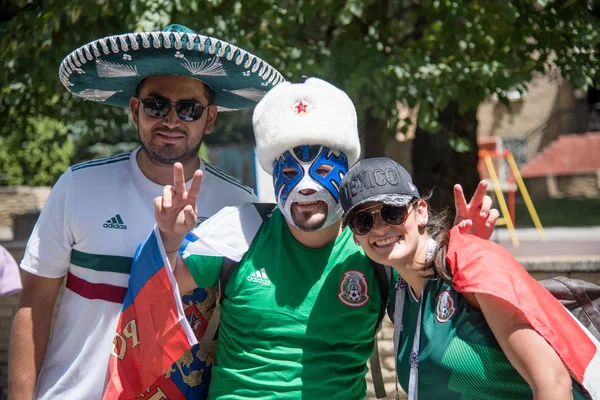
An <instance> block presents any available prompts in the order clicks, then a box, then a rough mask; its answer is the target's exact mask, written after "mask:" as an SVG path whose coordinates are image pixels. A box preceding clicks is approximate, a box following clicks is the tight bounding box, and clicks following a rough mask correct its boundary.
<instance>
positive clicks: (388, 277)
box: [371, 260, 392, 333]
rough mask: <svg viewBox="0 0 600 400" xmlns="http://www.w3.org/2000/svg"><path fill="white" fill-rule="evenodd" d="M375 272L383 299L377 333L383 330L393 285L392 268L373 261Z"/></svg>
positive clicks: (380, 295)
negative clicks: (382, 324)
mask: <svg viewBox="0 0 600 400" xmlns="http://www.w3.org/2000/svg"><path fill="white" fill-rule="evenodd" d="M371 265H372V266H373V271H374V272H375V279H377V286H379V297H380V298H381V309H380V310H379V319H378V320H377V326H376V327H375V333H377V332H379V329H381V322H382V321H383V317H385V312H386V310H387V303H388V298H389V294H390V287H391V283H392V268H390V267H388V266H386V265H382V264H379V263H376V262H375V261H373V260H371Z"/></svg>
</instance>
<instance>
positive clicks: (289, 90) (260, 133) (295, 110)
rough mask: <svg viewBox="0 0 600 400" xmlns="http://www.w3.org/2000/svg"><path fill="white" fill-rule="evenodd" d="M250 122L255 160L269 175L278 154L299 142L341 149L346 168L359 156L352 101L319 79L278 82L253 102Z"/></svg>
mask: <svg viewBox="0 0 600 400" xmlns="http://www.w3.org/2000/svg"><path fill="white" fill-rule="evenodd" d="M252 124H253V126H254V137H255V138H256V153H257V156H258V161H259V162H260V165H261V167H262V168H263V169H264V170H265V171H266V172H268V173H269V174H272V173H273V162H274V161H275V160H277V159H278V158H279V156H280V155H282V154H283V153H285V152H286V151H287V150H290V149H293V148H294V147H296V146H301V145H321V146H326V147H329V148H331V149H333V150H339V151H342V152H343V153H344V154H346V157H348V164H349V165H348V166H349V167H350V166H352V165H353V164H354V163H355V162H356V161H357V160H358V157H359V156H360V141H359V139H358V127H357V121H356V110H355V108H354V104H353V103H352V100H350V97H348V95H347V94H346V93H345V92H343V91H342V90H340V89H338V88H336V87H335V86H333V85H332V84H330V83H328V82H325V81H324V80H322V79H318V78H309V79H307V80H306V81H305V82H304V83H289V82H282V83H280V84H278V85H277V86H275V87H274V88H273V89H271V90H270V91H269V92H267V94H266V95H265V96H264V97H263V99H262V100H261V101H260V102H259V103H258V104H257V106H256V108H255V109H254V115H253V116H252Z"/></svg>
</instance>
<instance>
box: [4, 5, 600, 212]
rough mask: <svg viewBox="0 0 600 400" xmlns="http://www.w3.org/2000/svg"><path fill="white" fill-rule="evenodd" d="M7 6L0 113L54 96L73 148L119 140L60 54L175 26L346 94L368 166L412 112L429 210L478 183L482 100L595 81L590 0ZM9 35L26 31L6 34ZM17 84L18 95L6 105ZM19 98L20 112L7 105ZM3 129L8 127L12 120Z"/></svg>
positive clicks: (50, 110) (112, 119) (238, 119)
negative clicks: (65, 70)
mask: <svg viewBox="0 0 600 400" xmlns="http://www.w3.org/2000/svg"><path fill="white" fill-rule="evenodd" d="M8 3H9V4H11V5H12V13H9V17H8V18H7V19H6V20H5V21H2V22H0V24H1V25H0V32H2V36H1V39H0V44H1V47H0V50H1V51H2V61H0V62H1V63H3V66H4V71H7V72H5V76H6V77H7V78H8V79H6V83H3V84H2V95H1V96H2V98H1V99H0V100H1V101H0V104H1V106H2V107H12V109H27V108H29V109H31V108H33V109H38V110H39V111H40V112H38V114H40V115H44V116H55V117H56V116H57V110H56V107H45V106H44V104H43V103H44V102H45V101H47V99H51V98H53V96H54V95H58V96H59V101H58V104H60V105H61V107H60V110H61V112H60V113H58V116H59V117H60V118H62V119H64V123H65V125H66V126H69V127H70V126H73V121H77V122H78V123H80V125H83V126H85V127H86V128H85V129H88V130H87V131H86V130H85V129H83V128H82V129H83V130H82V132H81V136H79V137H93V138H97V137H99V138H101V139H102V140H109V139H110V138H111V137H114V135H115V132H117V134H121V135H123V136H124V137H125V136H126V135H127V134H126V133H124V132H125V131H122V130H121V127H122V126H124V125H125V123H126V118H125V116H124V113H119V112H117V111H115V110H114V108H111V107H100V106H97V105H95V104H92V105H91V106H90V104H89V103H86V102H82V101H81V100H80V99H73V96H69V95H67V94H66V91H65V90H64V89H62V88H61V87H60V83H59V81H58V79H57V78H56V68H57V66H58V64H59V62H60V59H59V58H58V57H63V56H64V55H66V54H67V53H68V51H70V50H72V49H73V48H75V47H77V46H79V45H81V44H83V43H86V42H87V41H90V40H93V39H95V38H97V37H100V36H102V35H107V34H113V33H119V32H126V31H130V30H142V29H158V28H160V27H163V26H165V25H167V24H169V23H175V22H176V23H181V24H184V25H187V26H189V27H192V28H193V29H195V30H197V31H199V32H202V33H205V34H208V35H213V36H216V37H219V38H222V39H225V40H228V41H231V42H233V43H235V44H237V45H239V46H241V47H243V48H246V49H248V50H250V51H253V52H255V53H256V54H258V55H259V56H261V57H262V58H264V59H265V60H267V61H269V62H270V63H271V64H272V65H273V66H275V67H276V68H278V69H279V70H280V71H282V73H284V74H285V75H286V77H287V78H288V79H289V80H292V81H298V80H299V79H300V78H301V76H302V75H309V76H311V75H312V76H320V77H323V78H325V79H327V80H329V81H331V82H332V83H334V84H336V85H338V86H339V87H341V88H343V89H344V90H346V91H347V92H348V93H349V95H350V96H351V98H352V99H353V100H354V102H355V105H356V106H357V110H358V114H359V125H360V128H361V134H362V135H363V136H365V137H366V138H368V140H365V143H366V146H365V155H366V156H375V155H381V154H382V153H383V150H384V146H385V143H386V138H387V137H388V136H387V135H389V133H390V132H393V131H395V129H396V126H397V123H398V111H397V102H398V101H400V100H403V101H405V102H406V103H407V104H408V105H409V106H410V107H414V106H416V105H417V104H418V105H419V109H418V110H419V111H418V118H417V121H418V127H419V129H418V130H417V138H416V140H415V145H414V151H413V163H414V166H413V169H414V171H415V180H416V183H417V185H418V186H419V187H420V188H421V189H430V188H431V187H433V186H438V187H440V188H441V189H442V191H443V193H444V196H442V197H437V198H438V199H440V201H439V203H438V204H434V206H442V205H450V204H452V203H451V196H452V191H451V190H450V185H451V184H452V183H454V182H461V183H464V184H465V186H466V191H467V192H469V191H472V190H473V189H474V185H475V184H476V182H477V181H478V176H477V169H476V161H477V154H476V150H477V148H476V141H475V133H476V128H477V120H476V118H475V113H474V111H475V109H476V107H477V106H478V105H479V104H480V103H481V102H482V101H483V100H484V99H485V98H486V97H487V96H489V95H491V94H494V93H496V94H498V95H499V97H500V99H501V100H502V99H503V96H502V93H504V91H506V90H509V89H512V88H515V87H516V88H517V89H518V90H521V91H524V90H526V86H525V85H526V82H527V81H529V80H530V78H531V74H532V73H533V72H535V71H540V72H544V71H545V70H546V69H547V68H549V65H551V64H553V65H556V66H558V67H559V68H560V69H561V72H562V75H563V77H564V78H566V79H568V80H569V81H571V83H573V85H575V86H578V87H583V86H585V85H586V84H589V83H590V82H591V79H592V77H593V76H594V75H595V74H596V70H597V60H596V58H595V54H594V53H593V52H591V51H590V49H594V48H598V43H599V41H600V35H599V33H598V32H600V23H599V20H598V16H597V15H596V16H595V15H594V14H593V12H596V13H597V10H595V9H594V10H590V9H589V8H588V7H589V6H588V3H589V2H588V1H586V0H561V1H558V0H555V1H550V0H537V1H535V0H507V1H502V2H477V1H473V0H321V1H316V0H310V1H306V0H302V1H287V0H284V1H281V0H244V1H243V2H242V1H241V0H207V1H201V2H200V1H196V0H130V1H123V2H121V1H119V2H117V1H114V0H104V1H90V2H85V3H84V5H69V6H67V7H66V8H65V7H64V5H63V3H62V2H60V3H59V2H58V1H47V2H45V4H44V8H43V9H42V8H41V6H34V5H27V6H26V5H24V4H25V1H17V0H12V1H9V2H8ZM46 3H47V4H46ZM592 11H593V12H592ZM40 16H41V17H40ZM3 18H4V17H3ZM57 21H58V22H57ZM16 27H20V28H24V29H21V30H20V31H19V34H15V33H13V30H14V28H16ZM5 33H10V35H12V36H11V37H13V39H12V40H8V39H7V38H6V37H5ZM14 36H18V37H19V38H18V39H17V38H14ZM30 36H33V37H34V40H33V42H32V41H31V40H29V42H27V41H26V39H29V38H30ZM30 42H31V43H32V45H33V47H32V46H31V45H26V44H23V43H30ZM15 43H16V44H15ZM11 46H12V47H11ZM32 48H33V49H34V50H35V51H34V52H33V53H32V54H29V53H28V51H29V50H31V49H32ZM15 60H16V61H15ZM31 65H36V70H35V71H32V68H31ZM39 82H43V83H44V85H42V87H37V86H38V85H37V84H38V83H39ZM15 83H21V84H22V85H23V86H21V87H19V88H18V89H8V94H7V95H5V92H6V90H7V89H6V88H7V87H8V88H10V87H14V84H15ZM34 83H35V84H34ZM15 93H16V94H17V96H16V97H18V99H17V100H18V101H17V100H15V99H14V98H15V97H14V96H13V100H11V101H12V102H11V101H8V100H6V99H5V98H8V97H9V95H10V94H15ZM15 101H17V103H18V104H16V103H15ZM21 103H23V104H21ZM7 104H8V105H7ZM0 111H2V110H0ZM234 114H235V113H232V115H231V116H229V117H227V116H225V115H223V116H220V117H219V119H220V120H221V121H220V122H219V125H221V126H226V127H227V130H226V131H227V132H235V131H237V129H231V128H232V127H236V128H237V127H244V126H245V127H246V128H243V129H240V131H241V132H245V135H241V137H247V136H248V132H249V131H248V129H247V123H248V120H249V118H248V114H240V113H238V114H237V115H234ZM223 120H225V121H223ZM81 121H84V123H81ZM100 121H109V122H104V125H101V124H99V122H100ZM222 122H225V124H224V125H223V124H222ZM8 125H9V128H10V129H13V128H12V127H13V125H14V121H10V123H9V124H8ZM91 127H94V129H95V130H97V131H94V132H90V131H89V129H92V128H91ZM9 128H6V129H9ZM0 129H5V128H0ZM1 132H2V133H3V136H2V137H4V132H5V131H4V130H3V131H1ZM119 132H120V133H119ZM90 135H91V136H90ZM219 136H221V135H211V136H209V139H214V138H215V137H217V138H218V137H219ZM235 137H238V136H235ZM1 162H2V157H0V163H1ZM0 166H1V165H0Z"/></svg>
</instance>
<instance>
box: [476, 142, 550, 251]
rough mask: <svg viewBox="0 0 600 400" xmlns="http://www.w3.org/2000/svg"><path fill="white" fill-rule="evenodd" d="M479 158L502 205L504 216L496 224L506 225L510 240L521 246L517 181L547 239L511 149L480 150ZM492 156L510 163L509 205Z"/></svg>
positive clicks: (532, 214) (530, 214)
mask: <svg viewBox="0 0 600 400" xmlns="http://www.w3.org/2000/svg"><path fill="white" fill-rule="evenodd" d="M479 158H482V159H483V161H484V162H485V166H486V168H487V171H488V174H489V175H490V180H491V181H492V184H493V187H494V192H495V194H496V198H497V199H498V205H499V206H500V212H501V213H502V218H498V220H497V221H496V225H506V229H507V230H508V234H509V236H510V240H511V241H512V244H513V246H514V247H519V239H518V238H517V233H516V231H515V192H516V190H515V185H514V183H515V181H516V182H517V186H518V188H519V191H520V192H521V196H523V200H524V201H525V205H526V206H527V211H528V212H529V216H530V217H531V220H532V221H533V224H534V225H535V227H536V229H537V230H538V232H539V234H540V237H541V239H542V240H543V241H546V234H545V233H544V228H543V227H542V223H541V222H540V219H539V217H538V215H537V212H536V211H535V207H534V206H533V202H532V201H531V197H529V193H528V192H527V188H526V187H525V182H523V178H522V177H521V173H520V172H519V168H518V167H517V163H516V162H515V159H514V157H513V155H512V152H511V151H510V150H503V151H491V150H479ZM492 158H496V159H500V160H503V159H504V160H506V162H507V163H508V166H509V169H510V172H511V173H510V174H509V176H508V179H507V182H508V190H507V191H508V206H507V204H506V201H505V200H504V193H503V192H502V187H501V184H500V179H498V174H497V173H496V168H495V166H494V163H493V161H492Z"/></svg>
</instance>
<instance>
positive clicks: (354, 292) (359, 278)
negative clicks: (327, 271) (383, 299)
mask: <svg viewBox="0 0 600 400" xmlns="http://www.w3.org/2000/svg"><path fill="white" fill-rule="evenodd" d="M338 298H339V299H340V300H341V301H342V303H344V304H345V305H347V306H350V307H361V306H364V305H365V304H366V303H367V301H369V285H368V284H367V279H366V278H365V274H363V273H362V272H360V271H346V272H345V273H344V276H342V281H341V282H340V293H339V294H338Z"/></svg>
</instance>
